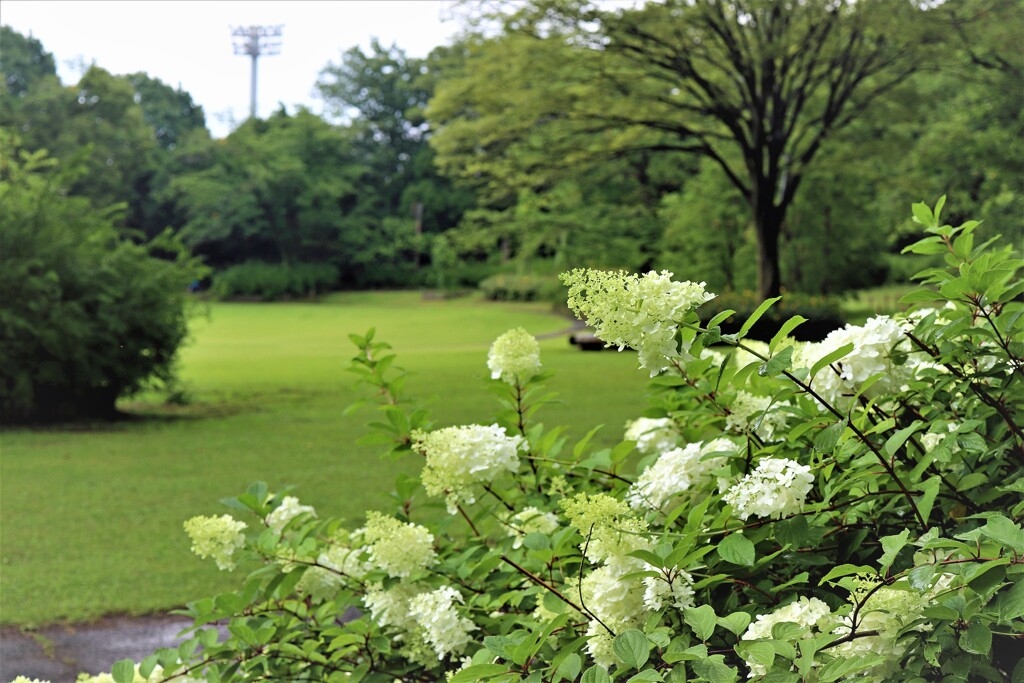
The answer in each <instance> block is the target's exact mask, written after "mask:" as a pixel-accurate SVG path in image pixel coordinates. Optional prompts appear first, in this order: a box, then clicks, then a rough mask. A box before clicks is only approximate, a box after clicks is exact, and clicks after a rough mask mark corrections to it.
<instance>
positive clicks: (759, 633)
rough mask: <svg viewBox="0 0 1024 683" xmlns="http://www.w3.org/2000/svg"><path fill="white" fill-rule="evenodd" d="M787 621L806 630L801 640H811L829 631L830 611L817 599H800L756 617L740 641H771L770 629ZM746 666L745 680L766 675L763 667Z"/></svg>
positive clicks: (748, 663) (830, 624) (759, 665)
mask: <svg viewBox="0 0 1024 683" xmlns="http://www.w3.org/2000/svg"><path fill="white" fill-rule="evenodd" d="M787 621H788V622H792V623H794V624H799V625H800V626H803V627H805V628H806V629H807V632H805V633H804V634H803V636H802V638H812V637H814V636H817V635H820V634H821V633H827V632H828V631H829V630H830V629H831V627H832V623H833V618H832V610H831V609H829V606H828V605H827V604H825V603H824V602H822V601H821V600H819V599H818V598H800V599H798V600H796V601H795V602H791V603H789V604H788V605H786V606H784V607H780V608H779V609H777V610H775V611H774V612H770V613H769V614H759V615H757V620H756V621H755V622H754V623H752V624H751V625H750V626H748V627H747V630H746V631H745V632H744V633H743V635H742V636H741V637H740V638H741V640H760V639H762V638H765V639H768V640H771V637H772V627H773V626H775V624H781V623H783V622H787ZM747 666H748V667H750V672H749V673H748V674H747V678H754V677H755V676H763V675H764V674H765V673H767V671H766V669H765V667H764V665H762V664H758V663H757V662H750V661H748V662H747Z"/></svg>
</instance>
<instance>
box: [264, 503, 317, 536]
mask: <svg viewBox="0 0 1024 683" xmlns="http://www.w3.org/2000/svg"><path fill="white" fill-rule="evenodd" d="M301 514H309V515H311V516H313V517H316V510H314V509H313V507H312V506H311V505H299V499H298V498H296V497H295V496H285V497H284V498H283V499H282V500H281V504H280V505H278V506H277V507H276V508H274V509H273V510H272V511H271V513H270V514H269V515H267V526H268V527H270V528H271V529H273V530H274V532H275V533H278V534H280V533H281V532H282V531H284V528H285V527H286V526H287V525H288V522H290V521H292V520H293V519H295V518H296V517H298V516H299V515H301Z"/></svg>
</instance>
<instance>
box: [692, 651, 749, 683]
mask: <svg viewBox="0 0 1024 683" xmlns="http://www.w3.org/2000/svg"><path fill="white" fill-rule="evenodd" d="M692 666H693V670H694V672H695V673H696V674H697V675H698V676H700V677H701V678H704V679H706V680H707V681H708V683H733V681H735V680H736V677H737V675H738V674H737V671H736V669H734V668H733V667H731V666H728V665H727V664H726V663H725V658H724V657H722V655H716V656H714V657H711V658H708V659H705V660H703V661H702V660H697V661H695V662H694V663H693V665H692Z"/></svg>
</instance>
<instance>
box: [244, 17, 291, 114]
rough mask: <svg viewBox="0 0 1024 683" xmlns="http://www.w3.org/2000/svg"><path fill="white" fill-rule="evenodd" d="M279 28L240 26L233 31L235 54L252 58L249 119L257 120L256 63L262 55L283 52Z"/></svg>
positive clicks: (280, 27)
mask: <svg viewBox="0 0 1024 683" xmlns="http://www.w3.org/2000/svg"><path fill="white" fill-rule="evenodd" d="M283 28H284V26H283V25H281V24H278V25H277V26H238V27H236V28H233V29H231V35H232V36H233V37H234V39H235V40H234V45H235V54H236V55H249V57H251V58H252V84H251V86H250V90H249V117H250V118H256V62H257V60H258V59H259V57H260V55H276V54H279V53H280V51H281V41H280V40H278V39H279V38H280V37H281V30H282V29H283Z"/></svg>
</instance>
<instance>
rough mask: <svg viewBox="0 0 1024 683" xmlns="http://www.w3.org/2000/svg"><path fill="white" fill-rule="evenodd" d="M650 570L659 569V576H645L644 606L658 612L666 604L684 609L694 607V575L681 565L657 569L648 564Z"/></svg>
mask: <svg viewBox="0 0 1024 683" xmlns="http://www.w3.org/2000/svg"><path fill="white" fill-rule="evenodd" d="M646 569H647V570H648V571H651V570H654V571H658V572H659V575H658V576H645V577H644V606H645V607H646V608H647V609H649V610H650V611H652V612H657V611H658V610H660V609H661V608H662V607H664V606H665V605H666V604H667V605H671V606H672V607H675V608H676V609H678V610H683V609H686V608H688V607H693V577H692V576H690V575H689V574H688V573H687V572H684V571H683V570H681V569H680V568H679V567H672V568H671V569H661V570H655V569H654V567H652V566H650V565H648V566H647V567H646Z"/></svg>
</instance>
